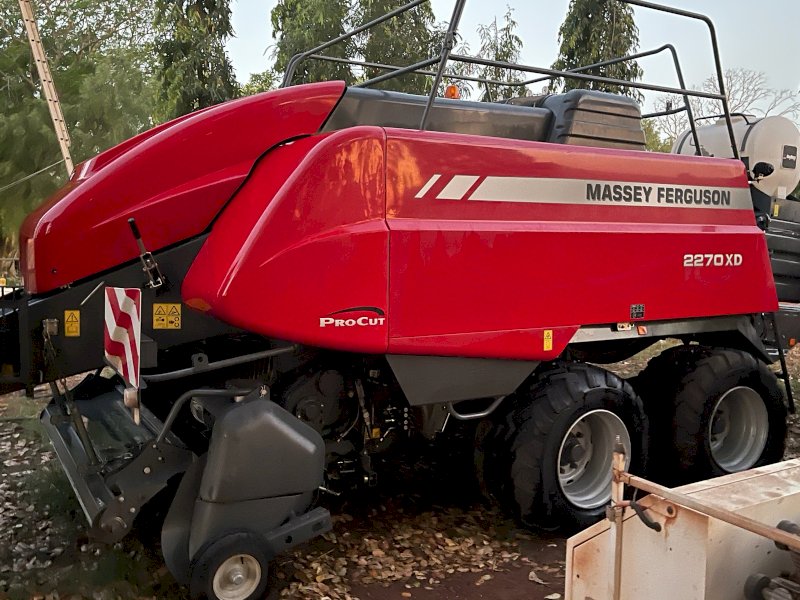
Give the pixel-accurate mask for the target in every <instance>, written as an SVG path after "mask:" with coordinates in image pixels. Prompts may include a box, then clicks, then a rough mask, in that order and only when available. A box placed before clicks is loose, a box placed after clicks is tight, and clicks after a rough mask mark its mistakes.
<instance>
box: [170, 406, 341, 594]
mask: <svg viewBox="0 0 800 600" xmlns="http://www.w3.org/2000/svg"><path fill="white" fill-rule="evenodd" d="M324 459H325V445H324V442H323V440H322V438H321V437H320V435H319V434H318V433H317V432H316V431H314V429H312V428H311V427H309V426H308V425H306V424H305V423H302V422H301V421H300V420H298V419H297V418H295V417H294V416H293V415H291V413H289V412H287V411H286V410H284V409H282V408H281V407H279V406H278V405H277V404H275V403H274V402H271V401H268V400H264V399H261V398H258V397H257V396H255V397H252V398H250V399H246V400H244V401H242V402H241V403H232V406H231V408H230V409H228V410H227V411H226V412H224V413H223V414H222V415H221V416H220V417H219V418H218V419H217V421H216V423H215V424H214V429H213V431H212V435H211V443H210V445H209V449H208V452H207V453H206V454H205V455H203V456H202V457H200V459H198V460H197V461H196V462H195V463H194V464H192V466H191V467H190V468H189V469H188V470H187V472H186V474H185V475H184V478H183V480H182V481H181V484H180V486H179V488H178V491H177V493H176V495H175V498H174V500H173V502H172V505H171V506H170V509H169V512H168V514H167V517H166V519H165V521H164V526H163V529H162V532H161V542H162V548H163V552H164V560H165V562H166V565H167V567H168V568H169V570H170V571H171V572H172V574H173V575H174V576H175V578H176V579H177V580H178V581H180V582H183V583H188V582H189V581H190V579H191V578H192V565H193V563H194V562H195V561H196V560H197V558H198V557H199V556H201V555H202V553H203V551H204V549H205V548H208V547H209V546H210V545H211V544H213V543H214V542H216V541H217V540H219V539H222V538H223V537H225V536H228V535H231V534H233V533H241V532H244V533H247V534H250V535H251V538H252V539H258V540H260V542H261V543H262V546H263V550H264V552H265V553H266V555H267V556H268V557H270V558H272V557H274V556H275V555H276V554H278V553H279V552H282V551H284V550H287V549H288V548H291V547H293V546H295V545H297V544H299V543H302V542H304V541H306V540H308V539H310V538H312V537H314V536H316V535H320V534H322V533H324V532H325V531H328V530H330V528H331V526H332V525H331V519H330V513H328V511H327V510H325V509H323V508H316V509H314V510H311V511H308V508H309V505H310V504H311V500H312V496H313V493H314V491H315V490H316V489H317V488H318V487H319V486H320V485H322V483H323V475H324ZM253 536H255V537H254V538H253Z"/></svg>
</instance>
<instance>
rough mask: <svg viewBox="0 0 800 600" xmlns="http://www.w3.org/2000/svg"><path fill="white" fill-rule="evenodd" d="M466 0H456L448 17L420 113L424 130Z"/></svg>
mask: <svg viewBox="0 0 800 600" xmlns="http://www.w3.org/2000/svg"><path fill="white" fill-rule="evenodd" d="M466 3H467V0H456V5H455V6H454V7H453V16H452V17H450V25H448V27H447V33H446V34H445V36H444V43H443V44H442V53H441V56H440V60H439V68H438V69H437V70H436V77H434V78H433V87H432V88H431V95H430V96H428V103H427V104H426V105H425V111H424V112H423V113H422V120H421V121H420V123H419V128H420V130H424V129H425V126H426V125H427V124H428V116H429V114H430V112H431V106H433V100H434V98H436V91H437V90H438V89H439V82H440V81H441V80H442V75H443V74H444V69H445V67H446V66H447V61H448V60H449V59H450V52H452V51H453V46H454V45H455V39H456V31H457V30H458V23H459V21H461V13H463V12H464V5H465V4H466Z"/></svg>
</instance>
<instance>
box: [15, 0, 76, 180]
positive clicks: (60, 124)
mask: <svg viewBox="0 0 800 600" xmlns="http://www.w3.org/2000/svg"><path fill="white" fill-rule="evenodd" d="M19 8H20V10H21V11H22V20H23V21H24V22H25V30H26V31H27V32H28V41H30V44H31V50H32V51H33V59H34V61H35V62H36V70H37V71H38V72H39V80H40V81H41V82H42V92H43V93H44V97H45V99H46V100H47V108H49V109H50V117H51V118H52V119H53V127H54V128H55V130H56V137H57V138H58V145H59V146H60V147H61V155H62V156H63V157H64V164H65V165H66V167H67V176H68V177H71V176H72V171H73V170H74V168H75V167H74V166H73V164H72V155H71V154H70V152H69V147H70V145H71V142H70V139H69V131H67V124H66V122H65V121H64V113H63V112H61V104H60V103H59V101H58V93H57V92H56V86H55V84H54V83H53V75H52V74H51V73H50V65H48V64H47V56H46V55H45V53H44V46H42V39H41V38H40V37H39V28H38V27H37V25H36V19H35V18H34V16H33V6H32V5H31V1H30V0H19Z"/></svg>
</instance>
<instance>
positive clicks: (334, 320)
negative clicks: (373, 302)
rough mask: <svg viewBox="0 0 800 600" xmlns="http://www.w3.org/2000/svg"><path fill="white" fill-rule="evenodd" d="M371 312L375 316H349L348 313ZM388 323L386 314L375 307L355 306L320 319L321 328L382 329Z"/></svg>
mask: <svg viewBox="0 0 800 600" xmlns="http://www.w3.org/2000/svg"><path fill="white" fill-rule="evenodd" d="M359 312H369V313H373V314H374V315H375V316H367V315H361V316H358V317H357V316H347V313H359ZM385 323H386V313H384V312H383V311H382V310H381V309H380V308H376V307H374V306H355V307H353V308H345V309H343V310H337V311H336V312H333V313H331V314H329V315H327V316H325V317H320V319H319V326H320V327H380V326H381V325H384V324H385Z"/></svg>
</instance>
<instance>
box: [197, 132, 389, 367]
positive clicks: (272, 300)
mask: <svg viewBox="0 0 800 600" xmlns="http://www.w3.org/2000/svg"><path fill="white" fill-rule="evenodd" d="M384 140H385V137H384V132H383V130H382V129H380V128H377V127H356V128H353V129H346V130H344V131H340V132H336V133H333V134H328V135H324V136H318V137H316V138H308V139H304V140H299V141H297V142H294V143H293V144H291V145H289V146H286V147H282V148H277V149H275V150H273V151H272V152H271V153H270V154H269V155H268V156H267V157H266V158H265V160H263V161H262V162H260V163H259V165H258V167H257V168H256V169H255V171H254V173H253V175H252V176H251V178H250V180H249V181H248V183H247V185H246V186H245V187H244V188H243V189H242V190H241V191H240V192H239V193H238V194H237V196H236V198H235V199H234V201H233V202H232V203H231V205H230V206H229V207H228V208H227V210H225V212H224V213H223V214H222V216H221V217H220V219H219V220H218V221H217V222H216V223H215V224H214V228H213V230H212V233H211V236H209V239H208V240H207V241H206V244H205V245H204V247H203V248H202V250H201V251H200V254H199V255H198V257H197V259H196V260H195V262H194V264H193V265H192V268H191V270H190V271H189V273H188V274H187V276H186V279H185V280H184V283H183V288H182V294H183V297H184V299H185V300H186V302H187V303H188V304H189V305H190V306H200V307H211V314H213V315H214V316H216V317H218V318H220V319H222V320H224V321H227V322H229V323H231V324H233V325H236V326H238V327H242V328H244V329H247V330H249V331H254V332H257V333H260V334H263V335H266V336H271V337H277V338H282V339H288V340H292V341H296V342H301V343H305V344H311V345H315V346H322V347H330V348H337V349H340V350H349V351H360V352H375V353H379V352H384V351H385V350H386V344H387V331H388V328H387V324H386V319H385V316H384V315H382V314H381V313H383V312H384V311H385V308H386V306H387V304H388V301H387V293H388V280H387V277H388V273H389V247H388V241H389V232H388V229H387V226H386V220H385V213H386V205H385V199H386V194H385V191H384V178H385V165H384ZM345 309H355V310H345ZM365 309H366V310H365ZM320 311H321V312H320ZM341 311H345V312H341ZM336 312H338V313H339V314H337V315H331V313H336ZM321 318H330V319H333V320H334V323H331V324H330V326H325V327H322V326H321V324H320V319H321ZM336 320H340V321H343V322H348V321H350V320H352V321H353V322H354V324H353V325H352V326H349V327H348V326H346V325H342V326H339V327H337V326H336V324H335V321H336ZM359 320H361V321H362V322H363V323H364V325H363V326H361V325H358V324H357V322H358V321H359ZM370 320H371V321H372V323H371V324H370Z"/></svg>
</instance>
